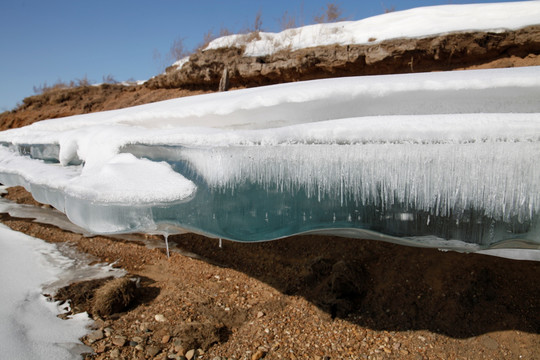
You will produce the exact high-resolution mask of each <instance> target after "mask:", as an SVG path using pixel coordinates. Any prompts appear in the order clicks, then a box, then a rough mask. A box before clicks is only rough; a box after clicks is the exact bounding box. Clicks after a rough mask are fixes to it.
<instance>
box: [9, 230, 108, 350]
mask: <svg viewBox="0 0 540 360" xmlns="http://www.w3.org/2000/svg"><path fill="white" fill-rule="evenodd" d="M21 264H24V266H21ZM74 267H75V260H73V259H70V258H68V257H66V256H65V255H62V254H61V253H60V251H59V249H58V248H57V247H56V246H55V245H52V244H48V243H45V242H43V241H41V240H38V239H35V238H32V237H30V236H27V235H24V234H22V233H18V232H15V231H12V230H10V229H8V228H7V227H6V226H4V225H0V270H1V271H0V284H1V285H2V291H1V292H0V303H1V304H2V306H1V307H0V348H1V349H2V356H3V357H4V358H6V359H59V360H60V359H73V358H76V357H77V356H78V355H79V354H81V353H82V352H89V350H91V349H89V348H87V347H85V346H84V345H83V344H82V343H81V342H80V341H79V340H78V339H79V338H80V337H82V336H84V335H85V334H87V333H88V332H89V330H88V326H89V325H90V324H91V320H90V319H89V318H88V315H87V314H86V313H80V314H77V315H74V316H71V317H70V319H68V320H61V319H60V318H58V317H57V316H56V315H57V314H59V313H60V308H59V306H58V304H56V303H54V302H50V301H47V300H46V298H45V297H44V296H43V295H42V292H43V291H44V290H46V291H47V292H49V291H53V290H55V289H57V288H58V287H59V286H64V285H66V284H67V283H69V282H70V281H73V280H75V279H74V276H78V277H85V276H86V273H85V272H87V271H88V270H91V272H92V273H93V275H96V271H95V270H96V269H97V268H92V267H89V266H83V268H84V269H83V272H81V271H77V270H75V269H74ZM79 270H80V269H79ZM104 270H105V271H104ZM107 270H108V269H106V268H100V269H97V273H98V274H99V276H101V277H103V276H110V275H115V274H114V273H109V272H108V271H107Z"/></svg>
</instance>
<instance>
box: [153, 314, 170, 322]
mask: <svg viewBox="0 0 540 360" xmlns="http://www.w3.org/2000/svg"><path fill="white" fill-rule="evenodd" d="M154 319H156V321H157V322H165V321H167V319H166V318H165V316H163V315H162V314H157V315H156V316H154Z"/></svg>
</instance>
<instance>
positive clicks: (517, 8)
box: [175, 1, 540, 65]
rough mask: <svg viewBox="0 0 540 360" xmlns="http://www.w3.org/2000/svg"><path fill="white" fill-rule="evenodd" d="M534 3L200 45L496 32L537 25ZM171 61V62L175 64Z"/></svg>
mask: <svg viewBox="0 0 540 360" xmlns="http://www.w3.org/2000/svg"><path fill="white" fill-rule="evenodd" d="M539 19H540V3H539V2H538V1H522V2H508V3H493V4H466V5H442V6H430V7H419V8H415V9H410V10H406V11H395V12H390V13H387V14H383V15H378V16H374V17H370V18H367V19H363V20H359V21H343V22H337V23H330V24H317V25H310V26H304V27H301V28H297V29H288V30H285V31H282V32H280V33H277V34H276V33H266V32H259V33H258V37H257V38H254V37H253V36H252V35H251V34H245V35H244V34H242V35H230V36H225V37H221V38H218V39H216V40H214V41H212V42H211V43H210V44H209V45H208V46H207V47H206V49H207V50H209V49H219V48H229V47H242V46H245V51H244V53H245V55H246V56H264V55H270V54H273V53H276V52H278V51H282V50H285V51H291V50H292V51H294V50H298V49H303V48H309V47H315V46H322V45H334V44H338V45H352V44H376V43H379V42H381V41H384V40H389V39H396V38H414V37H427V36H435V35H440V34H445V33H452V32H466V31H489V32H501V31H504V30H508V29H518V28H521V27H525V26H528V25H538V24H539V23H540V20H539ZM175 65H176V64H175Z"/></svg>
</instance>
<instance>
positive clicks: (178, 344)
mask: <svg viewBox="0 0 540 360" xmlns="http://www.w3.org/2000/svg"><path fill="white" fill-rule="evenodd" d="M173 346H174V351H175V352H176V353H177V354H180V355H182V356H183V355H185V354H186V349H184V346H183V345H182V341H181V340H178V339H176V340H174V342H173Z"/></svg>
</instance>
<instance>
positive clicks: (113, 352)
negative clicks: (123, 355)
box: [109, 349, 120, 359]
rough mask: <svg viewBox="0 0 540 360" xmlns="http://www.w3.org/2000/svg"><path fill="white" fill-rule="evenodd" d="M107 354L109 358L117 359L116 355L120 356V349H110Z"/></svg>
mask: <svg viewBox="0 0 540 360" xmlns="http://www.w3.org/2000/svg"><path fill="white" fill-rule="evenodd" d="M109 355H110V356H111V359H118V357H119V356H120V350H118V349H112V350H111V352H110V353H109Z"/></svg>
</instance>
